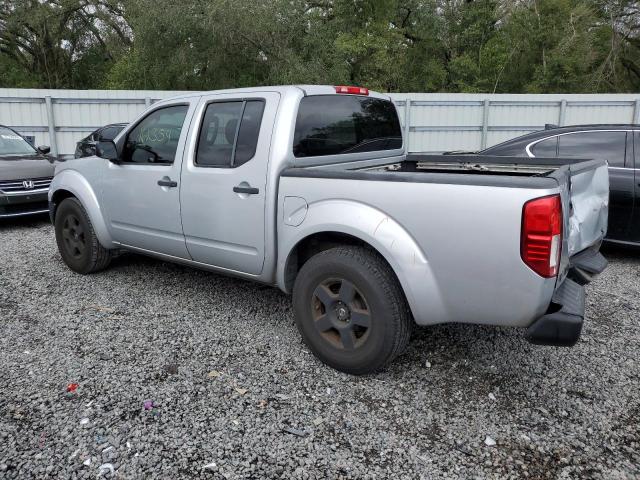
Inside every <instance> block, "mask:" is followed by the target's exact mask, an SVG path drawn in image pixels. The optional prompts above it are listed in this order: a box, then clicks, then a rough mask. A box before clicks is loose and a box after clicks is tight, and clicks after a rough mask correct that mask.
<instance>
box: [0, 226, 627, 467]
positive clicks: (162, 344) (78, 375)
mask: <svg viewBox="0 0 640 480" xmlns="http://www.w3.org/2000/svg"><path fill="white" fill-rule="evenodd" d="M609 259H610V261H611V265H610V267H609V269H608V270H607V271H606V272H605V273H604V274H603V275H602V276H601V277H600V278H599V279H598V280H597V281H596V282H595V283H594V284H593V285H592V286H590V287H589V289H588V296H587V303H588V307H587V313H588V317H589V319H588V321H587V323H586V325H585V329H584V332H583V338H582V340H581V341H580V342H579V344H578V345H577V346H576V347H574V348H572V349H559V348H552V347H536V346H533V345H530V344H528V343H527V342H526V341H525V340H524V339H523V338H522V332H519V331H516V330H511V329H493V328H486V327H470V326H463V325H446V326H438V327H434V328H427V329H420V330H418V331H417V332H416V334H415V336H414V338H413V340H412V342H411V345H410V347H409V350H408V352H407V353H406V354H405V355H403V356H402V357H401V358H399V359H398V360H397V361H396V362H394V363H393V364H392V366H391V367H390V368H389V369H388V370H387V371H385V372H384V373H381V374H378V375H375V376H369V377H363V378H356V377H350V376H348V375H344V374H341V373H338V372H336V371H334V370H332V369H330V368H328V367H325V366H324V365H322V364H321V363H320V362H319V361H317V360H316V359H315V358H314V357H313V356H312V355H311V354H310V353H309V351H308V350H307V349H306V348H305V346H304V345H303V344H302V342H301V340H300V336H299V335H298V332H297V331H296V328H295V325H294V322H293V317H292V312H291V308H290V301H289V298H288V297H287V296H285V295H283V294H282V293H280V292H279V291H278V290H275V289H272V288H268V287H264V286H260V285H255V284H252V283H248V282H244V281H239V280H234V279H229V278H225V277H222V276H218V275H214V274H210V273H205V272H201V271H195V270H191V269H188V268H184V267H180V266H176V265H170V264H165V263H161V262H158V261H156V260H151V259H146V258H144V257H139V256H133V255H126V256H123V257H121V258H120V259H118V260H117V261H116V262H115V263H114V264H113V265H112V267H111V268H110V269H109V270H107V271H105V272H103V273H99V274H96V275H91V276H81V275H77V274H74V273H72V272H71V271H70V270H69V269H67V268H66V267H65V266H64V264H63V263H62V261H61V260H60V257H59V255H58V252H57V249H56V247H55V240H54V238H53V230H52V228H51V226H50V225H49V224H48V223H47V222H46V219H42V220H22V221H13V222H3V223H2V224H0V319H1V321H0V385H1V386H2V389H1V390H0V478H8V479H12V478H56V479H58V478H96V477H97V476H98V477H102V478H114V477H115V478H166V479H177V478H194V477H195V478H232V479H233V478H296V479H299V478H302V479H304V478H357V479H361V478H362V479H365V478H394V479H402V478H407V479H409V478H443V477H447V478H465V479H470V478H522V477H525V476H528V477H531V478H554V479H555V478H602V479H612V478H614V479H615V478H619V479H623V478H639V477H640V424H639V421H638V417H639V416H640V392H639V383H640V382H639V379H640V333H639V327H640V252H639V251H620V250H614V251H610V252H609ZM72 383H78V384H79V386H78V387H77V390H76V391H75V393H67V386H68V385H69V384H72ZM72 389H73V388H72ZM85 419H86V420H85ZM494 442H495V444H494ZM112 472H115V473H112Z"/></svg>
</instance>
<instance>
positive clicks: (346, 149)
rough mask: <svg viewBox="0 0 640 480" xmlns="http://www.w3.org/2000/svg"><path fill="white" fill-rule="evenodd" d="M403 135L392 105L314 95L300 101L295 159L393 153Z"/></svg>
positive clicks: (351, 97)
mask: <svg viewBox="0 0 640 480" xmlns="http://www.w3.org/2000/svg"><path fill="white" fill-rule="evenodd" d="M401 147H402V133H401V130H400V121H399V120H398V114H397V112H396V108H395V106H394V105H393V103H392V102H390V101H388V100H382V99H379V98H371V97H363V96H356V95H314V96H309V97H304V98H303V99H302V100H301V101H300V107H299V109H298V118H297V120H296V128H295V133H294V139H293V154H294V155H295V156H296V157H317V156H320V155H337V154H345V153H359V152H371V151H378V150H395V149H398V148H401Z"/></svg>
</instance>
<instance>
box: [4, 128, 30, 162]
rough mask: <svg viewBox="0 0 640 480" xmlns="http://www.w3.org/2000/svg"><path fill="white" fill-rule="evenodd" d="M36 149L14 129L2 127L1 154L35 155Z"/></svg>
mask: <svg viewBox="0 0 640 480" xmlns="http://www.w3.org/2000/svg"><path fill="white" fill-rule="evenodd" d="M34 153H36V149H35V148H33V147H32V146H31V145H29V143H28V142H27V141H26V140H25V139H24V138H22V137H21V136H20V135H18V134H17V133H16V132H14V131H13V130H9V129H8V128H5V127H0V155H33V154H34Z"/></svg>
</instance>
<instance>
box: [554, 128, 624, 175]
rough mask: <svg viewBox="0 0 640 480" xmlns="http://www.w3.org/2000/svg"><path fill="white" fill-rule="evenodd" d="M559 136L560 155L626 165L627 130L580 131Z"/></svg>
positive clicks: (616, 165)
mask: <svg viewBox="0 0 640 480" xmlns="http://www.w3.org/2000/svg"><path fill="white" fill-rule="evenodd" d="M559 138H560V142H559V144H558V155H559V156H560V157H573V158H595V159H604V160H608V161H609V165H611V166H612V167H624V155H625V150H626V143H627V132H597V131H595V132H578V133H571V134H568V135H561V136H560V137H559Z"/></svg>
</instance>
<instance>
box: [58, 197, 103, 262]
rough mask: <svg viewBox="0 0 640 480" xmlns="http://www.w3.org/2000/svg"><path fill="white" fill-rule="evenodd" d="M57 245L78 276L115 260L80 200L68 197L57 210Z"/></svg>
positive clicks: (65, 260) (63, 257)
mask: <svg viewBox="0 0 640 480" xmlns="http://www.w3.org/2000/svg"><path fill="white" fill-rule="evenodd" d="M55 231H56V243H57V244H58V250H59V251H60V255H61V256H62V260H64V263H66V264H67V266H68V267H69V268H70V269H71V270H73V271H75V272H78V273H92V272H97V271H99V270H102V269H104V268H106V267H107V266H108V265H109V262H110V261H111V258H112V252H111V250H107V249H106V248H104V247H103V246H102V245H100V242H99V241H98V237H96V233H95V231H94V230H93V225H92V224H91V220H90V219H89V216H88V215H87V212H86V211H85V209H84V207H83V206H82V204H81V203H80V202H79V201H78V199H77V198H73V197H71V198H66V199H65V200H63V201H62V203H61V204H60V206H59V207H58V208H57V210H56V216H55Z"/></svg>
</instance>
